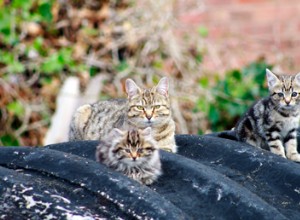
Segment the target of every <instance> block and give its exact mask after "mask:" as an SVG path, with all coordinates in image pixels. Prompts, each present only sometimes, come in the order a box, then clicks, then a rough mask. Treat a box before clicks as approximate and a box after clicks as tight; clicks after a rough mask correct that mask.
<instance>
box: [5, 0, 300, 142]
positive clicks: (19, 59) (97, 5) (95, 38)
mask: <svg viewBox="0 0 300 220" xmlns="http://www.w3.org/2000/svg"><path fill="white" fill-rule="evenodd" d="M299 13H300V2H299V1H297V0H285V1H283V0H164V1H157V0H139V1H137V0H112V1H108V0H101V1H96V0H69V1H68V0H59V1H53V0H28V1H24V0H11V1H9V0H0V145H5V146H18V145H22V146H42V145H44V144H50V143H55V142H61V141H66V140H67V132H68V127H69V123H70V120H71V116H72V114H73V112H74V110H75V108H76V107H77V106H79V105H81V104H84V103H89V102H94V101H96V100H104V99H108V98H116V97H126V95H125V93H124V81H125V79H126V78H132V79H134V80H135V81H136V83H137V84H138V85H140V86H141V87H142V85H143V87H150V86H153V85H154V84H156V83H157V82H158V81H159V79H160V78H161V77H162V76H167V77H169V78H170V81H171V91H170V94H171V96H172V109H173V114H174V118H175V121H176V124H177V133H191V134H204V133H209V132H216V131H222V130H225V129H231V128H232V127H234V124H235V123H236V121H237V120H238V118H239V117H240V115H241V114H243V113H244V112H245V111H246V109H247V108H248V107H249V106H250V105H251V103H252V102H253V101H254V100H256V99H258V98H260V97H262V96H265V95H267V88H266V84H265V69H266V68H270V69H273V71H274V72H278V73H280V72H284V73H296V72H297V71H300V68H299V64H300V53H297V52H298V49H299V46H298V45H299V41H300V38H299V37H298V36H299V33H300V16H299Z"/></svg>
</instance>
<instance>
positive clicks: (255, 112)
mask: <svg viewBox="0 0 300 220" xmlns="http://www.w3.org/2000/svg"><path fill="white" fill-rule="evenodd" d="M266 75H267V81H268V87H269V91H270V96H269V97H266V98H264V99H261V100H259V101H258V102H257V103H255V104H254V105H253V106H252V107H251V108H250V109H249V110H248V112H247V113H246V114H245V115H244V116H243V117H242V118H241V119H240V121H239V122H238V123H237V125H236V129H235V130H236V133H237V137H238V139H239V141H242V142H247V143H249V144H251V145H254V146H257V147H261V148H263V149H267V150H270V151H271V152H272V153H274V154H277V155H280V156H282V157H284V158H286V157H287V158H288V159H290V160H293V161H296V162H300V154H299V153H298V152H297V137H296V136H297V128H298V127H299V125H298V124H299V119H300V96H299V93H300V73H298V74H297V75H295V76H289V75H280V76H279V75H275V74H274V73H272V72H271V71H270V70H268V69H267V70H266Z"/></svg>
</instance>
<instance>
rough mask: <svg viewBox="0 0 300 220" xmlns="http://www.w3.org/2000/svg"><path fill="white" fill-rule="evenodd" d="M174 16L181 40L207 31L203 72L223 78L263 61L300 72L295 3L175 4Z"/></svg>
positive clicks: (183, 0)
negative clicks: (200, 29) (227, 72)
mask: <svg viewBox="0 0 300 220" xmlns="http://www.w3.org/2000/svg"><path fill="white" fill-rule="evenodd" d="M175 15H176V17H177V18H178V21H179V24H178V32H179V33H180V34H183V35H189V36H191V38H192V35H193V36H194V37H195V36H196V37H199V35H197V34H196V33H197V29H198V27H199V26H205V27H206V28H207V29H208V33H209V35H208V37H207V38H205V39H203V40H202V42H204V43H205V45H206V46H207V55H206V56H205V59H204V64H203V65H204V66H203V69H208V70H216V71H218V72H222V71H224V70H226V69H230V68H239V67H241V66H244V65H245V64H247V63H249V62H251V61H254V60H256V59H257V58H259V57H265V58H266V60H267V61H268V62H270V63H273V64H275V65H276V66H277V67H279V68H281V69H282V71H285V72H289V73H293V72H300V1H299V0H198V1H197V0H177V2H176V7H175ZM193 33H194V34H193Z"/></svg>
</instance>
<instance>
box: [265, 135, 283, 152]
mask: <svg viewBox="0 0 300 220" xmlns="http://www.w3.org/2000/svg"><path fill="white" fill-rule="evenodd" d="M266 139H267V143H268V146H269V148H270V151H271V152H272V153H274V154H277V155H279V156H282V157H284V158H286V156H285V151H284V147H283V144H282V141H281V137H280V135H279V134H278V133H277V132H272V133H267V134H266Z"/></svg>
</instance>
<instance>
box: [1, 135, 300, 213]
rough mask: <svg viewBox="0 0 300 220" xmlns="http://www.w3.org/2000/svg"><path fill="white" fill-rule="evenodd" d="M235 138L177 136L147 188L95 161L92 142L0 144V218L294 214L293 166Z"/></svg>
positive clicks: (299, 174)
mask: <svg viewBox="0 0 300 220" xmlns="http://www.w3.org/2000/svg"><path fill="white" fill-rule="evenodd" d="M234 140H235V135H234V133H233V132H227V131H226V132H222V133H216V134H212V135H203V136H195V135H177V136H176V142H177V144H178V146H179V151H178V154H172V153H168V152H164V151H161V152H160V153H161V159H162V164H163V172H164V174H163V175H162V176H161V177H160V178H159V179H158V181H157V182H156V183H154V184H153V185H151V186H150V187H147V186H143V185H140V184H139V183H137V182H135V181H133V180H131V179H129V178H127V177H126V176H124V175H122V174H120V173H117V172H115V171H112V170H110V169H109V168H107V167H105V166H104V165H102V164H99V163H97V162H95V148H96V146H97V143H98V142H97V141H79V142H66V143H60V144H54V145H49V146H46V147H44V148H26V147H18V148H13V147H1V148H0V166H1V167H0V175H1V177H2V178H1V179H0V193H1V199H0V219H44V218H45V217H46V216H49V215H53V216H54V218H55V219H66V218H67V217H70V216H71V217H72V216H75V217H78V216H83V217H86V218H87V219H88V217H90V219H99V218H109V219H116V218H122V219H138V218H141V219H146V218H153V219H300V217H299V216H300V164H297V163H295V162H292V161H289V160H286V159H283V158H281V157H279V156H276V155H274V154H272V153H270V152H267V151H264V150H261V149H256V148H254V147H252V146H249V145H247V144H243V143H239V142H237V141H234Z"/></svg>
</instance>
